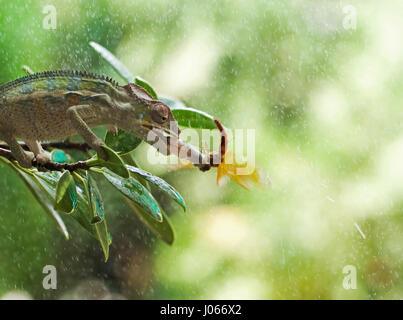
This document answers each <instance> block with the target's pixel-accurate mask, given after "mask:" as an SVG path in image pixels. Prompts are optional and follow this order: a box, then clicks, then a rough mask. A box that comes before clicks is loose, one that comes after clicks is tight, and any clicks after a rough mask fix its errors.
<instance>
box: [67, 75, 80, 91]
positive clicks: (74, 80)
mask: <svg viewBox="0 0 403 320" xmlns="http://www.w3.org/2000/svg"><path fill="white" fill-rule="evenodd" d="M80 88H81V78H80V77H71V78H69V81H68V82H67V90H70V91H76V90H80Z"/></svg>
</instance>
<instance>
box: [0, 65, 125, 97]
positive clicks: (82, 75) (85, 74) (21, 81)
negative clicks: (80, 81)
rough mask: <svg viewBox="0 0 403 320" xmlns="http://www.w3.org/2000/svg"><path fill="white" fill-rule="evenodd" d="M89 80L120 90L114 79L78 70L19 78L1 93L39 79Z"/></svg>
mask: <svg viewBox="0 0 403 320" xmlns="http://www.w3.org/2000/svg"><path fill="white" fill-rule="evenodd" d="M61 77H63V78H72V77H78V78H87V79H95V80H102V81H106V82H108V83H110V84H111V85H112V86H113V87H115V88H119V84H118V83H117V82H116V81H115V80H113V79H112V78H109V77H106V76H104V75H100V74H96V73H92V72H87V71H77V70H53V71H45V72H39V73H34V74H30V75H28V76H25V77H22V78H18V79H16V80H13V81H10V82H7V83H6V84H4V85H2V86H0V92H2V91H6V90H9V89H11V88H13V87H16V86H19V85H23V84H24V83H28V82H32V81H34V80H37V79H46V78H61Z"/></svg>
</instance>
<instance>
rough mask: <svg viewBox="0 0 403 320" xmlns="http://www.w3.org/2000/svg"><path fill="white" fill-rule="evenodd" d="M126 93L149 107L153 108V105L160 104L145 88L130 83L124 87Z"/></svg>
mask: <svg viewBox="0 0 403 320" xmlns="http://www.w3.org/2000/svg"><path fill="white" fill-rule="evenodd" d="M123 88H124V89H125V90H126V92H127V93H128V94H129V95H130V96H131V97H133V98H135V99H136V100H138V101H139V102H140V103H143V104H145V105H147V106H149V107H152V105H153V104H155V103H158V102H159V101H158V100H155V99H154V98H153V97H152V96H151V95H150V94H149V93H148V91H147V90H146V89H144V88H143V87H141V86H139V85H137V84H134V83H128V84H127V85H125V86H123Z"/></svg>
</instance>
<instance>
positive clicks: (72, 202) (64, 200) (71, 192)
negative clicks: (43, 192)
mask: <svg viewBox="0 0 403 320" xmlns="http://www.w3.org/2000/svg"><path fill="white" fill-rule="evenodd" d="M76 206H77V192H76V184H75V182H74V179H73V177H72V176H71V174H70V172H69V171H65V172H63V174H62V176H61V177H60V179H59V182H58V183H57V187H56V196H55V205H54V208H55V210H60V211H63V212H65V213H72V212H73V210H74V209H75V207H76Z"/></svg>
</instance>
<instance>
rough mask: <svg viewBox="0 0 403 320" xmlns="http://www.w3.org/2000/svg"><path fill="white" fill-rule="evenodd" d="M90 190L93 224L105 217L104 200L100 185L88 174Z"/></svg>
mask: <svg viewBox="0 0 403 320" xmlns="http://www.w3.org/2000/svg"><path fill="white" fill-rule="evenodd" d="M88 191H89V195H90V199H89V200H90V204H91V211H92V214H93V218H92V220H91V223H92V224H95V223H99V222H101V221H102V220H103V219H104V202H103V200H102V197H101V193H100V192H99V189H98V186H97V184H96V182H95V180H94V179H93V178H92V177H91V174H88Z"/></svg>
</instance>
